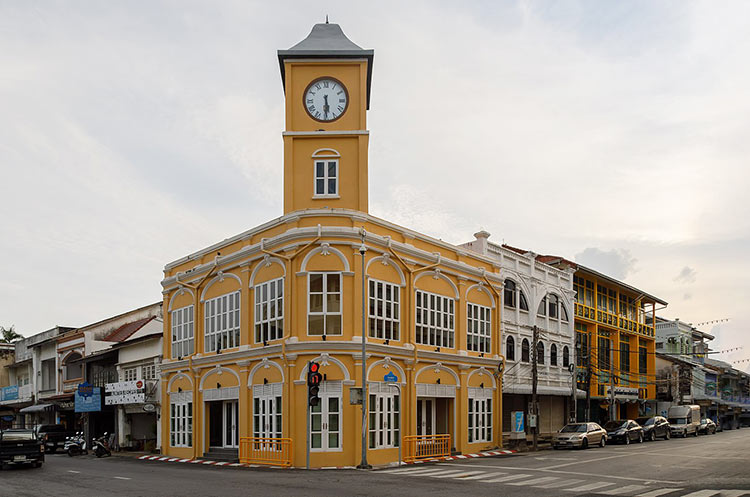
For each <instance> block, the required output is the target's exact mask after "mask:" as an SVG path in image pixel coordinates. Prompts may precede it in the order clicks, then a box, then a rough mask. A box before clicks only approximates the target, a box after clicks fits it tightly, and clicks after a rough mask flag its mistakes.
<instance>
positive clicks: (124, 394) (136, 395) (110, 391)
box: [104, 380, 146, 406]
mask: <svg viewBox="0 0 750 497" xmlns="http://www.w3.org/2000/svg"><path fill="white" fill-rule="evenodd" d="M104 391H105V393H106V395H107V396H106V397H105V399H104V403H105V404H106V405H108V406H111V405H118V404H142V403H144V402H146V382H145V381H143V380H135V381H120V382H118V383H107V384H106V385H105V386H104Z"/></svg>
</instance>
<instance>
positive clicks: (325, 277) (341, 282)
mask: <svg viewBox="0 0 750 497" xmlns="http://www.w3.org/2000/svg"><path fill="white" fill-rule="evenodd" d="M315 274H322V275H323V311H322V312H314V313H313V312H311V311H310V277H311V276H312V275H315ZM329 274H337V275H338V276H339V292H338V293H339V297H340V299H339V311H338V312H328V310H327V308H328V299H327V298H326V296H327V295H328V289H327V288H328V275H329ZM306 298H307V318H306V319H307V323H306V325H307V336H313V337H320V336H323V335H326V336H334V337H338V336H342V335H343V334H344V273H343V272H341V271H310V272H308V273H307V295H306ZM311 315H312V316H323V333H321V334H320V335H318V334H314V335H311V334H310V316H311ZM327 316H340V317H341V333H339V334H336V335H330V334H328V333H326V317H327Z"/></svg>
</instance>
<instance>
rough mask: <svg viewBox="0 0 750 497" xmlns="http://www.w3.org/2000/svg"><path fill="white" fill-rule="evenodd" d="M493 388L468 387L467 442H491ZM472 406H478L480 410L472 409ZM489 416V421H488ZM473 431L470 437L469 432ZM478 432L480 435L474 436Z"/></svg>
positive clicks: (492, 434)
mask: <svg viewBox="0 0 750 497" xmlns="http://www.w3.org/2000/svg"><path fill="white" fill-rule="evenodd" d="M492 397H493V390H492V389H490V388H469V392H468V398H469V405H468V406H467V440H471V441H470V442H468V443H488V442H492V438H493V436H494V427H493V407H494V406H493V405H492V404H493V402H492V400H493V399H492ZM472 406H473V407H480V408H481V409H482V410H481V411H479V410H473V412H472ZM488 418H489V422H488ZM472 431H473V432H474V437H473V439H472V436H471V432H472ZM477 433H480V434H481V435H482V437H481V438H480V437H478V436H476V435H477Z"/></svg>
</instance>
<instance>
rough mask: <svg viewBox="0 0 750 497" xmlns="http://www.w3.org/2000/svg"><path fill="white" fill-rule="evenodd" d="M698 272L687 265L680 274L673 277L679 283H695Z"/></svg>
mask: <svg viewBox="0 0 750 497" xmlns="http://www.w3.org/2000/svg"><path fill="white" fill-rule="evenodd" d="M695 277H696V272H695V269H693V268H691V267H690V266H685V267H684V268H682V270H681V271H680V274H678V275H677V276H675V277H674V278H673V281H675V282H677V283H695Z"/></svg>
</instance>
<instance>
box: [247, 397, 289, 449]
mask: <svg viewBox="0 0 750 497" xmlns="http://www.w3.org/2000/svg"><path fill="white" fill-rule="evenodd" d="M256 400H258V401H259V402H260V403H268V402H269V401H270V402H271V403H272V404H273V406H272V408H273V412H262V413H259V412H257V410H256V408H255V402H256ZM283 404H284V399H283V394H282V384H281V383H272V384H269V385H253V418H252V420H251V423H252V425H251V429H252V431H253V436H254V437H260V438H282V436H283V429H284V406H283ZM256 418H257V419H259V420H260V421H261V422H262V423H263V424H264V426H263V428H261V431H256V430H255V421H256ZM279 418H280V419H279ZM276 420H278V426H275V429H274V426H273V425H275V424H277V421H276ZM269 425H270V426H269ZM266 435H273V436H270V437H268V436H266ZM275 435H278V436H275ZM279 447H280V446H279Z"/></svg>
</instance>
